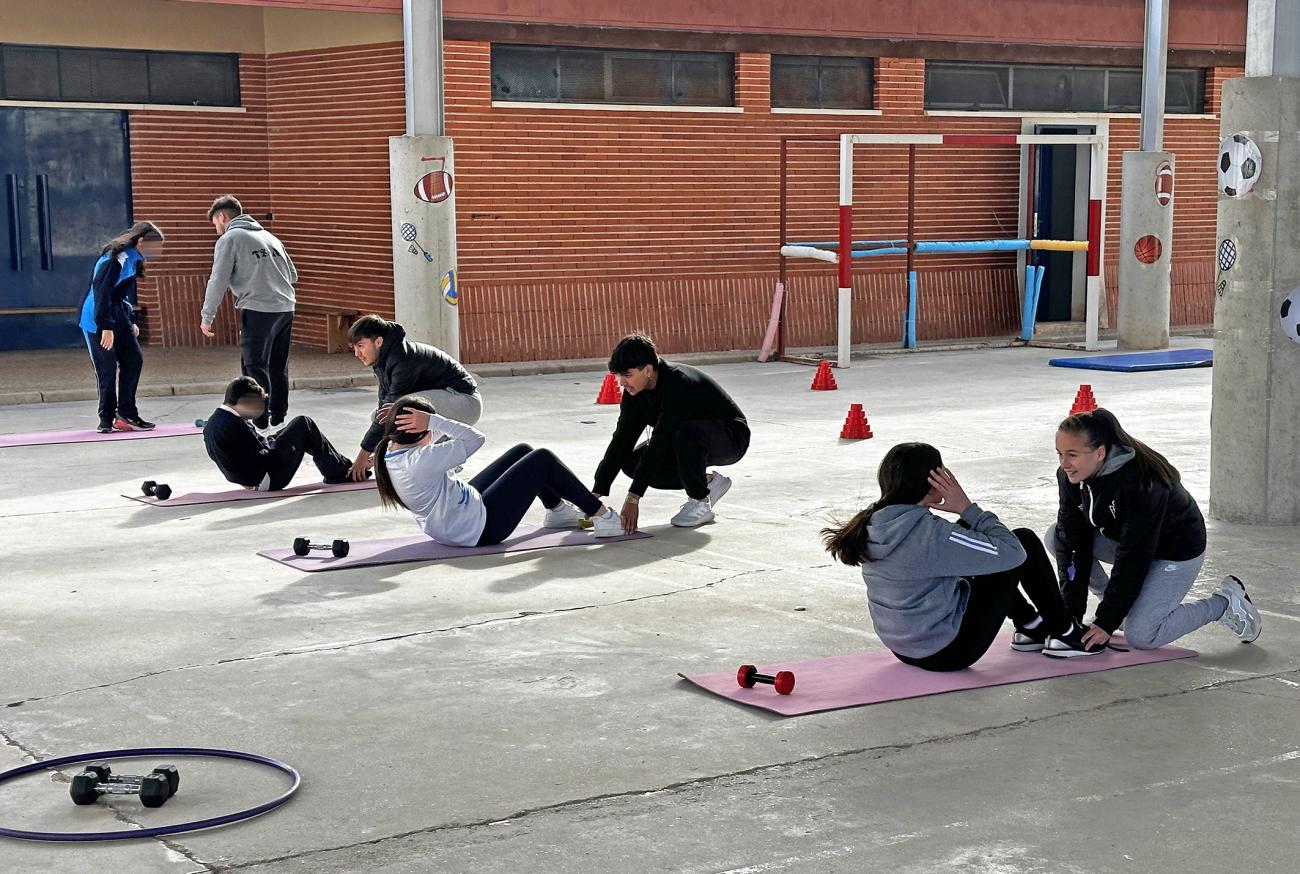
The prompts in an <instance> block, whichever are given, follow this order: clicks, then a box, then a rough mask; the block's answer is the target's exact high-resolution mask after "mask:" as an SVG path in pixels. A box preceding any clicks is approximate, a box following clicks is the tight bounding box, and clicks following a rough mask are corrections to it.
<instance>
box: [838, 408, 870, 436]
mask: <svg viewBox="0 0 1300 874" xmlns="http://www.w3.org/2000/svg"><path fill="white" fill-rule="evenodd" d="M874 436H875V435H874V434H872V433H871V425H870V424H868V423H867V414H866V413H864V412H863V411H862V404H850V405H849V414H848V416H847V417H845V419H844V428H843V429H842V430H841V431H840V439H841V440H869V439H870V438H872V437H874Z"/></svg>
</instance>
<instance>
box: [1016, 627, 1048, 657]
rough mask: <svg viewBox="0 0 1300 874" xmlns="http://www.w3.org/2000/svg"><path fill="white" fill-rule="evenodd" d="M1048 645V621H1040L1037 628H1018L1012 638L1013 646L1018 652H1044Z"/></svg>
mask: <svg viewBox="0 0 1300 874" xmlns="http://www.w3.org/2000/svg"><path fill="white" fill-rule="evenodd" d="M1046 645H1047V623H1046V622H1039V623H1038V627H1037V628H1029V629H1025V628H1017V629H1016V633H1015V636H1014V637H1012V638H1011V648H1012V649H1014V650H1015V651H1016V652H1042V651H1043V647H1044V646H1046Z"/></svg>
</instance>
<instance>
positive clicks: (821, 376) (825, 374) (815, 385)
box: [812, 361, 839, 391]
mask: <svg viewBox="0 0 1300 874" xmlns="http://www.w3.org/2000/svg"><path fill="white" fill-rule="evenodd" d="M837 388H839V386H838V385H836V384H835V375H834V374H833V373H831V363H830V362H829V361H823V362H822V363H821V364H818V365H817V373H815V374H814V375H813V381H812V390H813V391H835V390H836V389H837Z"/></svg>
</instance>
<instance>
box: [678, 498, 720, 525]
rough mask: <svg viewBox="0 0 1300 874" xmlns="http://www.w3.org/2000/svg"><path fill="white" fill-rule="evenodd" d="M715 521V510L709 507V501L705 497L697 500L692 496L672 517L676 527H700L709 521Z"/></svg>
mask: <svg viewBox="0 0 1300 874" xmlns="http://www.w3.org/2000/svg"><path fill="white" fill-rule="evenodd" d="M712 521H713V510H712V509H711V508H710V507H709V501H708V499H707V498H705V499H704V500H702V501H697V500H695V499H694V498H690V499H688V500H687V501H686V503H685V504H682V508H681V509H680V510H678V511H677V515H676V516H674V517H673V518H672V523H673V526H674V527H676V528H699V527H700V526H701V525H704V524H705V523H707V522H712Z"/></svg>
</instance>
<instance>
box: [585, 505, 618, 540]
mask: <svg viewBox="0 0 1300 874" xmlns="http://www.w3.org/2000/svg"><path fill="white" fill-rule="evenodd" d="M591 533H592V534H593V535H594V536H596V537H622V536H623V517H622V516H620V515H619V514H618V513H616V512H614V508H613V507H606V508H605V512H604V513H603V514H602V515H600V516H597V517H596V518H594V519H592V520H591Z"/></svg>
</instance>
